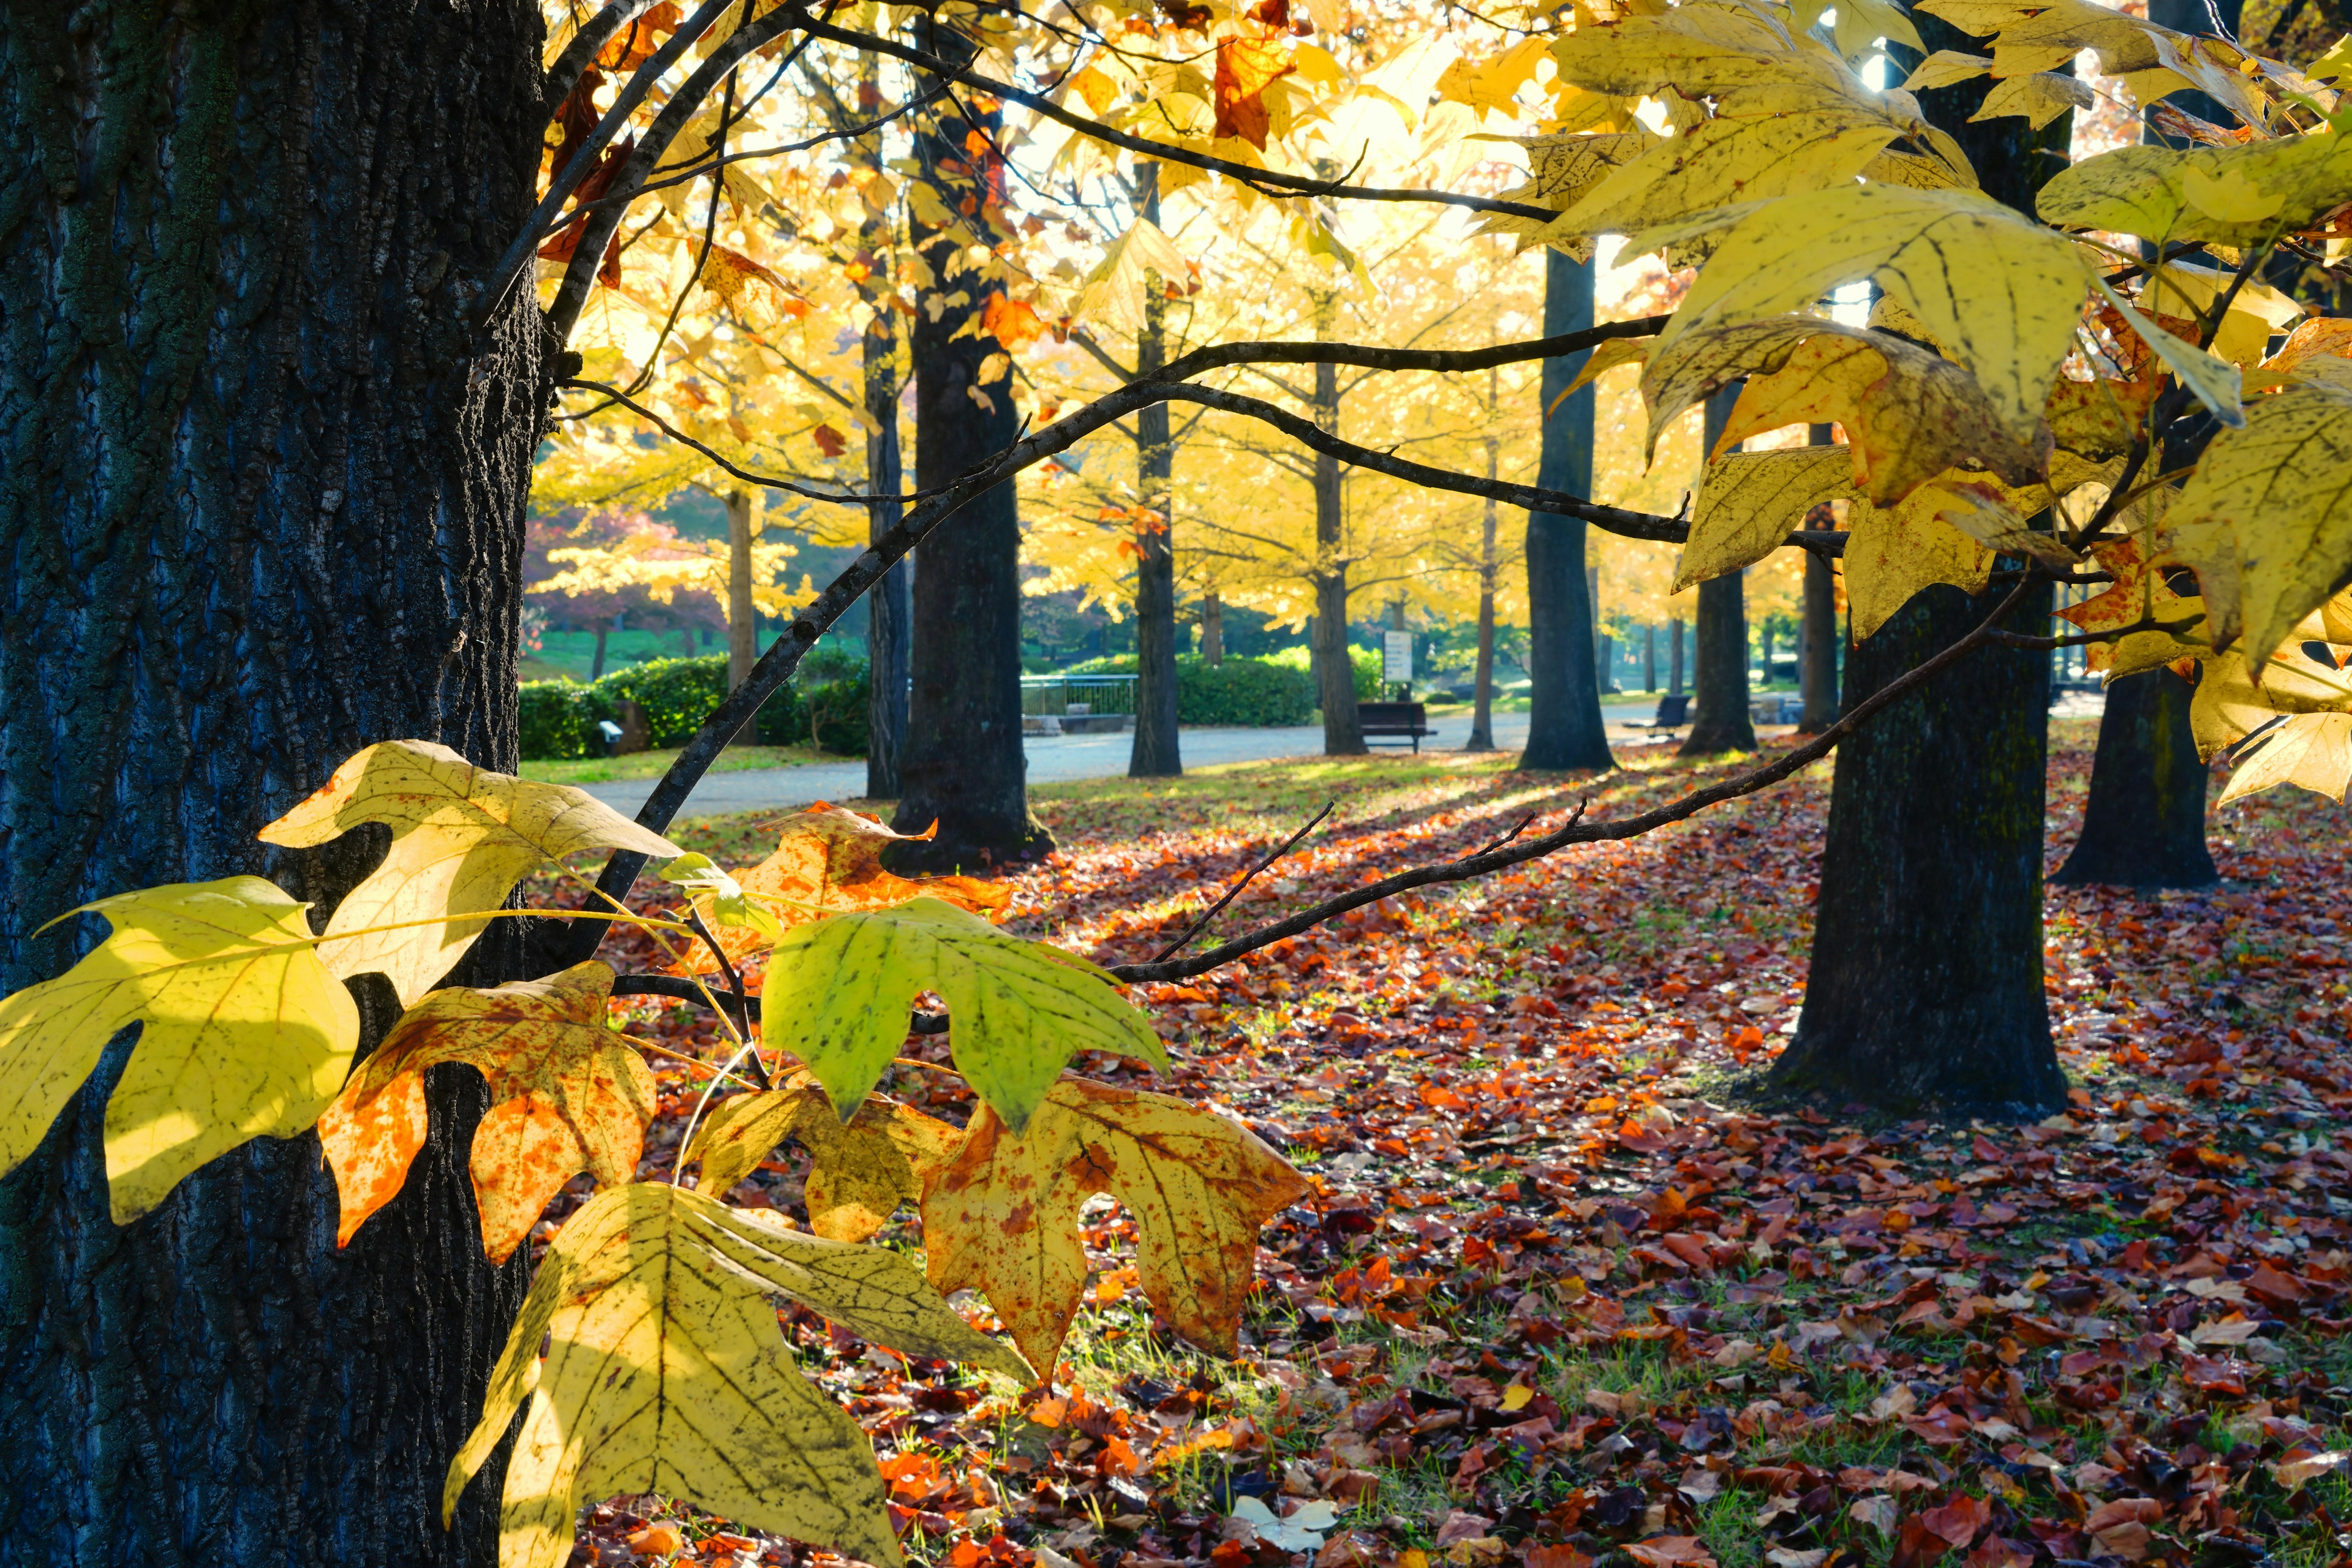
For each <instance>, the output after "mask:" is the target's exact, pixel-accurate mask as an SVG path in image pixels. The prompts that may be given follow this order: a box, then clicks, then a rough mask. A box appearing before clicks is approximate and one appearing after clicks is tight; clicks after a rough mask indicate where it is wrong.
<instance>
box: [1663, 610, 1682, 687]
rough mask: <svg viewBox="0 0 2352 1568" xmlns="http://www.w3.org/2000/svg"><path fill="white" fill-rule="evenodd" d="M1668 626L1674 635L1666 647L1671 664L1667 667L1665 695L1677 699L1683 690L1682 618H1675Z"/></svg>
mask: <svg viewBox="0 0 2352 1568" xmlns="http://www.w3.org/2000/svg"><path fill="white" fill-rule="evenodd" d="M1668 625H1669V626H1670V627H1671V629H1672V631H1673V634H1674V635H1673V637H1672V638H1671V639H1670V644H1669V647H1668V652H1669V654H1670V655H1671V657H1672V660H1673V662H1672V663H1671V664H1670V665H1669V666H1668V670H1669V674H1668V675H1667V678H1666V679H1667V681H1668V685H1667V688H1666V695H1667V696H1669V697H1678V696H1680V695H1681V694H1682V689H1683V618H1682V617H1681V616H1675V617H1674V618H1673V619H1672V620H1671V621H1670V622H1669V623H1668Z"/></svg>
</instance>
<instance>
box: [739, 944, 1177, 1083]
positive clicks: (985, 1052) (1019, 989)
mask: <svg viewBox="0 0 2352 1568" xmlns="http://www.w3.org/2000/svg"><path fill="white" fill-rule="evenodd" d="M925 991H933V992H937V993H938V994H939V995H940V997H941V998H942V999H944V1000H945V1001H946V1003H947V1005H948V1025H949V1039H950V1042H951V1043H952V1045H953V1047H954V1050H955V1065H956V1069H957V1070H958V1071H959V1072H961V1073H962V1074H963V1076H964V1081H966V1082H967V1083H969V1084H971V1087H972V1089H973V1091H974V1092H975V1093H977V1094H978V1095H979V1096H980V1097H981V1099H982V1100H986V1101H987V1102H988V1103H989V1104H990V1105H992V1106H993V1107H994V1108H995V1109H996V1113H997V1114H998V1115H999V1116H1001V1117H1003V1119H1004V1121H1006V1122H1007V1123H1009V1124H1010V1125H1012V1126H1013V1127H1014V1128H1020V1127H1022V1126H1024V1125H1026V1123H1027V1122H1028V1120H1029V1114H1030V1112H1031V1111H1032V1110H1035V1109H1036V1106H1037V1102H1038V1101H1039V1100H1042V1099H1044V1098H1045V1089H1046V1088H1047V1086H1048V1085H1050V1084H1051V1083H1052V1082H1053V1081H1054V1079H1055V1078H1056V1077H1057V1076H1059V1075H1060V1073H1061V1070H1062V1068H1063V1066H1064V1064H1066V1062H1068V1061H1069V1059H1070V1058H1071V1056H1072V1055H1074V1054H1075V1053H1076V1052H1078V1051H1117V1052H1119V1053H1121V1054H1123V1055H1126V1056H1131V1057H1140V1058H1143V1059H1144V1060H1145V1061H1148V1062H1150V1064H1151V1065H1152V1066H1154V1067H1156V1068H1163V1069H1164V1068H1166V1067H1167V1065H1168V1053H1167V1051H1166V1049H1165V1047H1162V1046H1161V1045H1160V1037H1159V1036H1158V1035H1157V1034H1155V1033H1153V1031H1152V1027H1151V1022H1150V1019H1148V1018H1146V1017H1145V1016H1143V1015H1142V1014H1140V1013H1139V1012H1137V1011H1136V1010H1135V1009H1134V1008H1133V1007H1132V1006H1130V1005H1129V1004H1128V1001H1127V999H1126V998H1125V997H1124V996H1122V995H1120V994H1119V993H1118V989H1117V982H1115V981H1114V980H1112V979H1111V977H1110V976H1109V975H1108V973H1105V972H1104V971H1103V970H1101V969H1099V968H1097V967H1096V966H1095V965H1094V964H1091V963H1087V961H1086V960H1085V959H1083V958H1080V957H1079V956H1077V954H1076V953H1073V952H1063V951H1062V950H1061V949H1059V948H1057V947H1052V946H1049V945H1047V944H1046V943H1045V942H1024V941H1023V940H1022V939H1021V938H1019V937H1015V936H1007V935H1006V934H1005V933H1004V932H1003V931H998V930H996V929H995V928H994V927H993V926H991V925H990V924H989V923H988V922H987V921H983V920H982V919H981V918H980V917H979V916H977V915H974V914H971V912H969V911H967V910H960V909H957V908H956V907H954V906H953V905H951V904H946V903H942V902H940V900H937V899H931V898H922V899H915V900H909V901H908V902H907V903H904V904H900V905H899V906H898V907H897V908H896V909H889V910H873V911H870V912H858V913H850V914H839V915H835V916H833V917H832V918H831V919H828V920H822V921H817V922H816V923H814V925H804V926H797V927H794V928H793V930H791V931H786V932H785V933H784V938H783V940H782V942H778V943H777V944H776V951H775V952H774V954H773V956H772V957H771V958H770V959H769V961H768V978H767V984H766V985H765V986H764V987H763V988H762V990H761V994H760V1011H761V1019H762V1021H763V1023H764V1026H765V1030H766V1035H767V1039H768V1043H769V1044H770V1045H772V1046H775V1047H780V1048H782V1049H784V1050H787V1051H790V1052H792V1053H793V1055H794V1056H796V1057H798V1058H800V1059H801V1060H802V1061H803V1062H805V1063H807V1064H808V1069H809V1071H810V1072H811V1073H812V1074H813V1075H814V1077H815V1079H816V1080H817V1082H819V1083H821V1084H823V1085H824V1091H825V1093H826V1094H827V1095H829V1096H831V1097H832V1100H833V1103H834V1105H835V1108H836V1109H837V1110H840V1112H841V1113H842V1114H843V1115H845V1116H848V1115H855V1114H856V1110H857V1108H858V1107H859V1106H860V1105H862V1104H863V1103H865V1100H866V1095H867V1094H868V1093H869V1092H871V1091H872V1089H873V1088H874V1085H875V1083H876V1081H877V1079H880V1078H881V1076H882V1069H883V1068H887V1067H888V1066H889V1065H890V1058H893V1057H895V1056H897V1055H898V1047H899V1046H900V1044H901V1043H903V1042H904V1041H905V1039H906V1037H907V1016H908V1007H909V1006H910V1005H912V1004H913V1002H914V1000H915V998H916V997H917V996H918V995H919V994H921V993H923V992H925Z"/></svg>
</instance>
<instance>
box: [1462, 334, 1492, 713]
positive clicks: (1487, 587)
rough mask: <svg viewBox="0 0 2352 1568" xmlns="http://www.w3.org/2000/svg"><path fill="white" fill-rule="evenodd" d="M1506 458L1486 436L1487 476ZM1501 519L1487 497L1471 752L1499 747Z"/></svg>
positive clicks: (1481, 539)
mask: <svg viewBox="0 0 2352 1568" xmlns="http://www.w3.org/2000/svg"><path fill="white" fill-rule="evenodd" d="M1486 402H1487V406H1488V408H1489V410H1490V411H1494V405H1495V392H1494V373H1493V372H1491V371H1489V372H1488V373H1487V395H1486ZM1501 462H1502V443H1500V442H1499V441H1496V439H1495V438H1494V437H1491V436H1490V437H1487V438H1486V477H1487V478H1488V479H1493V478H1494V477H1495V476H1496V471H1497V470H1498V468H1500V466H1501ZM1497 521H1498V520H1497V519H1496V515H1495V502H1494V499H1493V498H1492V497H1489V498H1487V501H1486V515H1485V516H1484V518H1483V519H1481V521H1480V522H1479V528H1478V663H1477V668H1476V671H1475V674H1474V675H1473V676H1472V677H1471V700H1472V702H1473V704H1474V705H1475V706H1474V707H1473V708H1472V710H1471V714H1470V743H1469V744H1468V745H1466V746H1465V747H1464V748H1463V750H1465V751H1469V752H1491V751H1493V750H1494V749H1495V578H1496V573H1497V572H1498V570H1499V567H1498V564H1497V563H1496V559H1495V542H1496V526H1497Z"/></svg>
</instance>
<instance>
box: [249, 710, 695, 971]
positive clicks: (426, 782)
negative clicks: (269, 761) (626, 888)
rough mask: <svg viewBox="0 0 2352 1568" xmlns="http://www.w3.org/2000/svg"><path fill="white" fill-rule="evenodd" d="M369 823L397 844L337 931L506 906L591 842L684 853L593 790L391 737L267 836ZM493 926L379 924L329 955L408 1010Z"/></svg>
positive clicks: (311, 840)
mask: <svg viewBox="0 0 2352 1568" xmlns="http://www.w3.org/2000/svg"><path fill="white" fill-rule="evenodd" d="M369 822H380V823H383V824H385V825H387V826H390V827H391V829H392V847H391V849H390V850H388V851H387V852H386V853H385V855H384V858H383V865H381V866H379V867H377V868H375V870H374V871H373V872H371V873H370V874H369V876H368V878H367V879H366V880H365V881H363V882H362V883H361V884H360V885H359V886H358V887H356V888H353V889H352V890H351V892H349V893H348V894H346V895H345V896H344V898H343V901H342V902H341V903H340V904H338V905H336V906H335V913H334V917H333V918H332V919H331V920H330V921H328V922H327V930H326V935H327V936H329V937H330V938H336V937H341V936H342V934H343V933H345V932H349V931H361V930H362V929H363V928H366V927H372V926H383V925H392V924H398V923H400V922H403V921H433V920H436V919H437V918H439V917H441V916H445V915H467V914H476V913H479V912H481V911H484V910H495V909H498V908H499V907H500V906H502V905H503V904H505V902H506V901H507V895H508V894H509V893H510V892H512V891H513V890H514V885H515V884H516V883H517V882H518V881H520V880H521V879H522V878H523V877H524V876H525V875H526V874H528V873H529V872H530V871H532V870H535V869H537V868H539V866H540V865H541V864H542V863H543V862H545V861H548V860H559V859H562V858H563V857H564V856H566V855H571V854H574V853H577V852H578V851H580V850H583V849H631V850H635V851H636V852H637V853H639V854H641V855H658V856H661V857H663V858H671V857H674V856H676V855H677V854H678V852H679V851H678V847H677V845H675V844H672V843H671V842H670V841H669V840H668V839H667V838H664V837H661V835H659V834H657V833H652V832H648V831H647V830H646V829H645V828H643V827H640V826H637V825H636V824H635V823H634V822H631V821H630V820H629V819H628V818H627V817H625V816H622V815H621V814H620V813H619V812H617V811H614V809H613V808H612V807H611V806H609V805H605V804H604V802H603V801H601V800H598V799H597V798H596V797H595V796H593V795H590V794H589V793H588V792H587V791H585V790H581V789H574V788H572V786H571V785H569V784H533V783H531V782H530V781H529V780H527V779H519V778H512V777H509V775H507V774H505V773H492V772H490V771H489V770H488V768H478V767H476V766H475V765H474V764H473V763H469V762H467V760H466V759H465V758H463V757H461V756H459V755H458V754H457V752H453V751H451V750H450V749H449V748H448V747H446V746H443V745H436V744H435V743H434V742H430V741H385V742H382V743H381V744H378V745H373V746H370V747H368V748H367V749H366V750H365V751H362V752H358V753H357V754H355V755H354V756H352V758H351V759H350V760H349V761H348V762H346V763H343V765H342V766H341V767H340V768H337V769H336V770H335V776H334V777H333V778H331V779H330V780H329V781H328V782H327V784H326V785H325V786H324V787H323V788H321V789H320V791H319V792H318V793H317V794H316V795H312V796H310V799H308V800H306V801H304V802H303V803H302V804H301V805H298V806H296V807H295V808H294V809H293V810H291V811H289V812H288V813H287V814H286V815H285V816H281V817H279V818H278V820H277V821H275V822H273V823H271V824H270V825H269V826H267V827H265V828H263V829H262V830H261V838H262V841H263V842H264V843H268V844H285V845H290V846H293V847H298V848H299V847H308V846H311V845H318V844H324V843H327V842H328V841H329V840H331V839H334V838H339V837H341V836H342V835H344V834H346V833H348V832H350V831H351V830H352V828H354V827H357V826H360V825H361V824H362V823H369ZM487 924H488V921H449V922H448V923H447V924H446V925H412V926H408V927H406V928H405V929H404V930H398V931H368V932H367V933H366V934H365V935H362V936H353V937H350V938H348V939H347V940H341V941H330V942H326V943H324V944H323V945H322V948H321V956H322V957H323V958H324V960H325V962H326V964H327V967H328V969H329V970H331V972H333V973H335V974H336V975H338V976H341V977H342V978H346V979H348V978H350V977H351V976H352V975H354V974H365V973H369V972H370V971H371V970H373V971H375V972H378V973H382V974H383V976H384V977H385V978H386V979H388V980H390V981H391V982H392V988H393V990H394V992H395V993H396V994H398V995H399V997H400V1003H401V1005H402V1006H407V1005H409V1004H410V1003H413V1002H415V1000H416V999H417V998H418V997H419V996H422V995H423V994H425V992H426V991H428V990H430V989H432V987H433V985H434V984H436V982H438V981H439V980H440V979H441V977H442V976H443V975H445V974H446V973H449V971H450V969H451V968H452V967H453V966H454V965H455V964H456V963H457V961H458V960H459V959H461V958H463V957H465V956H466V950H467V948H469V947H471V946H473V945H474V939H475V938H476V937H478V936H479V935H481V933H482V930H483V927H484V926H486V925H487Z"/></svg>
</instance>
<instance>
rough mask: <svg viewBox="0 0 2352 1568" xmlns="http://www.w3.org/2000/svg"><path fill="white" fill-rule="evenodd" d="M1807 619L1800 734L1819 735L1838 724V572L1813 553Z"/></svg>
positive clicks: (1802, 635) (1800, 663)
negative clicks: (1803, 702) (1803, 704)
mask: <svg viewBox="0 0 2352 1568" xmlns="http://www.w3.org/2000/svg"><path fill="white" fill-rule="evenodd" d="M1804 616H1805V618H1804V621H1803V623H1802V624H1801V626H1799V627H1798V631H1797V682H1798V689H1800V690H1801V692H1802V693H1803V695H1804V701H1805V707H1804V711H1803V712H1802V713H1801V714H1800V715H1799V716H1798V719H1797V733H1799V734H1800V735H1818V734H1820V733H1821V732H1822V731H1824V730H1826V729H1828V728H1829V727H1830V726H1831V725H1832V724H1833V723H1835V722H1836V721H1837V637H1838V624H1837V569H1836V568H1835V567H1833V566H1832V565H1831V564H1830V563H1829V560H1828V558H1827V557H1826V556H1822V555H1816V554H1814V553H1813V552H1811V551H1810V550H1809V551H1807V552H1805V609H1804Z"/></svg>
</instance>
